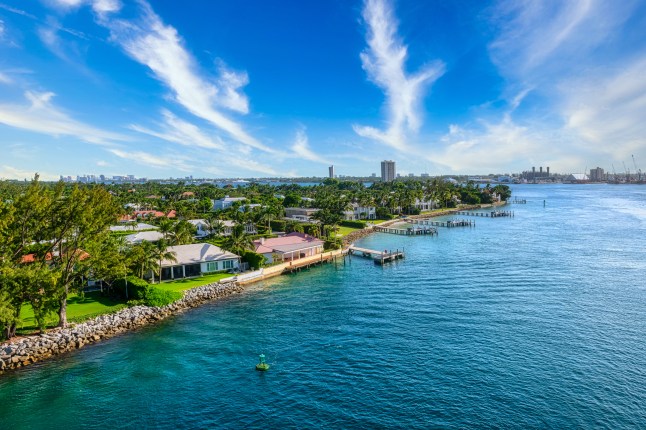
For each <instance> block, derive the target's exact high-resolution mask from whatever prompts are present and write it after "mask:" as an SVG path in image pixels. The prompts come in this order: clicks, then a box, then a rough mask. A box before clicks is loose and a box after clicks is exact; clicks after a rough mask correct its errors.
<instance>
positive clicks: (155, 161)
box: [107, 148, 191, 172]
mask: <svg viewBox="0 0 646 430" xmlns="http://www.w3.org/2000/svg"><path fill="white" fill-rule="evenodd" d="M107 151H108V152H111V153H112V154H114V155H116V156H117V157H119V158H123V159H126V160H129V161H133V162H135V163H138V164H143V165H146V166H151V167H156V168H168V167H172V168H174V169H178V170H182V171H186V172H187V171H189V170H191V169H190V167H189V166H188V165H187V164H186V160H185V159H184V157H180V156H178V155H177V154H170V153H167V152H166V151H162V155H154V154H151V153H148V152H144V151H124V150H121V149H116V148H110V149H108V150H107Z"/></svg>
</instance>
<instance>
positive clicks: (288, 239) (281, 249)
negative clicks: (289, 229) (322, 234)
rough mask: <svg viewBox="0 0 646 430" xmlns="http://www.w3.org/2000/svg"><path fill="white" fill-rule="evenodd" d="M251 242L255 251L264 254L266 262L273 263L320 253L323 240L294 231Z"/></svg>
mask: <svg viewBox="0 0 646 430" xmlns="http://www.w3.org/2000/svg"><path fill="white" fill-rule="evenodd" d="M253 244H254V247H255V251H256V253H258V254H262V255H264V256H265V258H266V259H267V260H266V261H267V263H273V262H274V261H282V262H285V261H292V260H298V259H299V258H304V257H311V256H313V255H317V254H320V253H322V252H323V244H324V242H323V241H322V240H321V239H317V238H316V237H314V236H310V235H307V234H303V233H297V232H294V233H289V234H287V235H285V236H282V237H276V238H271V239H265V238H261V239H259V240H255V241H254V242H253Z"/></svg>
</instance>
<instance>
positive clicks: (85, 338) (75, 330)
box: [0, 282, 244, 374]
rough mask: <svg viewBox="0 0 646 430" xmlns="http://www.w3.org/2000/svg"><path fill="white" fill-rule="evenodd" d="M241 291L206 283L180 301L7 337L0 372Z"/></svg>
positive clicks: (228, 285)
mask: <svg viewBox="0 0 646 430" xmlns="http://www.w3.org/2000/svg"><path fill="white" fill-rule="evenodd" d="M243 290H244V288H243V287H241V286H239V285H237V284H236V283H235V282H227V283H213V284H208V285H204V286H201V287H197V288H193V289H191V290H187V291H185V292H184V296H183V297H182V298H181V299H180V300H178V301H176V302H174V303H171V304H170V305H167V306H163V307H149V306H133V307H131V308H126V309H122V310H120V311H118V312H115V313H112V314H106V315H101V316H98V317H96V318H92V319H90V320H88V321H85V322H83V323H80V324H75V325H71V326H70V327H67V328H64V329H60V328H57V329H53V330H49V331H48V332H47V333H43V334H40V335H34V336H26V337H22V338H19V339H16V340H15V341H11V340H10V341H8V342H5V343H2V344H0V374H2V373H4V372H6V371H8V370H12V369H18V368H21V367H25V366H28V365H30V364H32V363H36V362H39V361H42V360H46V359H48V358H51V357H54V356H56V355H60V354H64V353H66V352H69V351H73V350H75V349H80V348H82V347H83V346H85V345H89V344H92V343H96V342H98V341H101V340H103V339H109V338H111V337H114V336H117V335H119V334H122V333H126V332H129V331H132V330H135V329H137V328H139V327H143V326H146V325H149V324H152V323H155V322H157V321H161V320H163V319H166V318H168V317H170V316H173V315H177V314H179V313H181V312H183V311H185V310H187V309H190V308H194V307H197V306H200V305H202V304H204V303H207V302H210V301H213V300H217V299H221V298H223V297H227V296H230V295H232V294H237V293H240V292H242V291H243Z"/></svg>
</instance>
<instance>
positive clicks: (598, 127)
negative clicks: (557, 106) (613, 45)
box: [561, 55, 646, 160]
mask: <svg viewBox="0 0 646 430" xmlns="http://www.w3.org/2000/svg"><path fill="white" fill-rule="evenodd" d="M644 76H646V55H644V56H642V57H641V58H637V59H636V60H634V61H632V62H628V63H626V64H624V65H623V67H621V68H619V71H616V72H615V73H613V74H607V75H604V76H595V75H584V76H581V77H579V78H574V79H571V80H568V81H566V82H564V83H563V85H562V88H561V90H562V92H563V94H564V101H563V106H562V114H563V116H564V118H565V120H566V128H567V129H569V130H572V131H574V132H575V133H576V134H578V135H579V136H580V137H581V138H582V139H583V141H584V143H583V144H582V146H594V147H595V148H597V150H598V151H600V152H603V153H605V154H606V155H607V156H610V157H612V158H614V159H615V160H625V159H628V158H630V156H631V155H632V154H633V153H637V152H638V151H639V152H641V154H643V155H646V150H645V148H646V123H644V118H646V80H645V79H644Z"/></svg>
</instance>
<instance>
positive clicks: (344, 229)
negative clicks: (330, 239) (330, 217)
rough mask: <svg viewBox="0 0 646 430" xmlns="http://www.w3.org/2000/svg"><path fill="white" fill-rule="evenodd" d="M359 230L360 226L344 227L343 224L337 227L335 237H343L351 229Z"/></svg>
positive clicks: (351, 230)
mask: <svg viewBox="0 0 646 430" xmlns="http://www.w3.org/2000/svg"><path fill="white" fill-rule="evenodd" d="M357 230H361V229H360V228H354V227H345V226H340V227H339V229H338V230H337V232H336V235H337V237H344V236H347V235H349V234H350V233H352V232H353V231H357Z"/></svg>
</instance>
